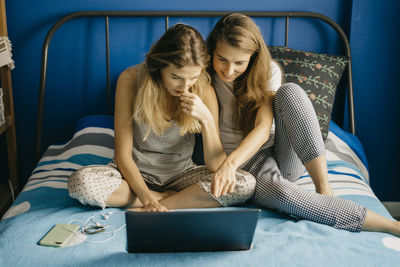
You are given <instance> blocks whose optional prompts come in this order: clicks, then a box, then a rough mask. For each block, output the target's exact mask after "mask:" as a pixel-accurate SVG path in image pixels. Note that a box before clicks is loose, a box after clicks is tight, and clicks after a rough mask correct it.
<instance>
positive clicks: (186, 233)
mask: <svg viewBox="0 0 400 267" xmlns="http://www.w3.org/2000/svg"><path fill="white" fill-rule="evenodd" d="M260 212H261V210H260V209H255V208H214V209H196V210H193V209H191V210H176V211H168V212H133V211H127V212H126V213H125V218H126V226H127V239H128V252H133V253H138V252H140V253H156V252H195V251H226V250H249V249H251V247H252V242H253V236H254V231H255V229H256V226H257V221H258V217H259V214H260Z"/></svg>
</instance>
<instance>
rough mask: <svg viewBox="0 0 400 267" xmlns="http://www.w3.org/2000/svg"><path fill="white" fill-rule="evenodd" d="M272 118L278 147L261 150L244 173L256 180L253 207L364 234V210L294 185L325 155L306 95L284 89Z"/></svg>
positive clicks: (291, 86) (299, 90)
mask: <svg viewBox="0 0 400 267" xmlns="http://www.w3.org/2000/svg"><path fill="white" fill-rule="evenodd" d="M274 114H275V127H276V128H275V139H274V143H275V145H274V147H270V148H267V149H264V150H261V151H259V152H258V153H257V154H256V155H255V156H254V157H253V158H252V159H251V160H250V161H249V162H248V163H247V164H246V166H245V167H244V168H242V169H243V170H246V171H248V172H250V173H251V174H253V175H254V177H256V179H257V184H256V192H255V195H254V203H255V204H257V205H260V206H262V207H266V208H270V209H275V210H278V211H280V212H283V213H287V214H290V215H294V216H296V217H299V218H302V219H307V220H310V221H314V222H317V223H321V224H327V225H330V226H332V227H335V228H338V229H345V230H349V231H353V232H359V231H361V229H362V226H363V224H364V220H365V216H366V212H367V209H366V208H364V207H362V206H360V205H358V204H356V203H354V202H351V201H349V200H345V199H342V198H339V197H332V196H326V195H320V194H317V193H315V192H309V191H307V190H305V189H303V188H301V187H299V186H297V185H296V184H294V183H293V181H294V180H295V179H296V178H298V177H299V176H300V175H301V174H302V173H303V172H304V169H305V168H304V165H303V164H305V163H307V162H309V161H310V160H312V159H314V158H316V157H318V156H319V155H322V154H324V153H325V146H324V142H323V140H322V135H321V132H320V129H319V124H318V120H317V117H316V115H315V111H314V108H313V106H312V104H311V101H310V100H309V99H308V97H307V95H306V94H305V92H304V90H303V89H302V88H300V87H299V86H298V85H296V84H293V83H287V84H284V85H282V86H281V87H280V88H279V90H278V91H277V94H276V97H275V101H274ZM278 166H279V167H278Z"/></svg>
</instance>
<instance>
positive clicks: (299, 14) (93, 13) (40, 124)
mask: <svg viewBox="0 0 400 267" xmlns="http://www.w3.org/2000/svg"><path fill="white" fill-rule="evenodd" d="M229 13H231V12H228V11H82V12H74V13H71V14H69V15H67V16H65V17H63V18H61V19H60V20H59V21H57V23H55V24H54V25H53V26H52V27H51V29H50V30H49V32H48V33H47V35H46V38H45V40H44V43H43V47H42V63H41V69H40V85H39V102H38V116H37V128H36V158H37V160H39V159H40V156H41V146H42V128H43V113H44V99H45V93H46V75H47V60H48V50H49V45H50V41H51V39H52V37H53V35H54V33H55V32H56V31H57V30H58V29H59V28H60V27H61V26H62V25H63V24H64V23H66V22H68V21H70V20H73V19H76V18H82V17H104V18H105V34H106V36H105V41H106V61H107V64H106V65H107V66H106V68H107V95H108V111H109V113H110V114H111V107H112V103H111V86H110V50H109V18H110V17H164V18H165V28H166V29H168V26H169V18H170V17H209V18H211V17H222V16H224V15H226V14H229ZM240 13H242V14H245V15H247V16H250V17H269V18H285V19H286V24H285V26H286V27H285V46H286V47H287V45H288V39H289V36H288V32H289V19H290V18H314V19H317V20H320V21H323V22H325V23H327V24H328V25H330V26H331V27H332V28H333V29H335V31H336V32H337V33H338V35H339V36H340V38H341V40H342V43H343V45H344V48H345V54H346V56H347V58H348V61H349V63H348V67H347V98H348V99H347V100H348V119H349V130H350V132H351V133H353V134H355V120H354V103H353V81H352V70H351V52H350V45H349V41H348V39H347V36H346V34H345V33H344V31H343V29H342V28H341V27H340V26H339V25H338V24H337V23H336V22H335V21H333V20H332V19H330V18H329V17H327V16H325V15H322V14H320V13H315V12H263V11H260V12H258V11H257V12H253V11H243V12H240Z"/></svg>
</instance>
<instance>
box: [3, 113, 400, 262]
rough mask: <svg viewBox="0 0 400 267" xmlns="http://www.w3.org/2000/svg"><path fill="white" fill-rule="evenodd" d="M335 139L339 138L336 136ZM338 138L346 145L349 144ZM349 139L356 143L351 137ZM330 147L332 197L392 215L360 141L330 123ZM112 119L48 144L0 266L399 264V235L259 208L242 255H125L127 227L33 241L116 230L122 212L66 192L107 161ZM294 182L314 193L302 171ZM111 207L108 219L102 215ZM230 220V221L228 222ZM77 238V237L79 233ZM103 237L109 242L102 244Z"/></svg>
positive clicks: (14, 216) (12, 218) (11, 214)
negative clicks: (74, 176)
mask: <svg viewBox="0 0 400 267" xmlns="http://www.w3.org/2000/svg"><path fill="white" fill-rule="evenodd" d="M339 137H340V138H339ZM343 140H346V141H347V142H348V143H351V144H350V145H351V147H352V148H353V149H350V146H349V145H347V144H346V143H345V142H343ZM349 140H353V142H350V141H349ZM326 146H327V158H328V168H329V179H330V181H331V184H332V187H333V189H334V191H335V194H336V195H338V196H340V197H343V198H346V199H349V200H352V201H355V202H357V203H360V204H361V205H364V206H366V207H368V208H369V209H371V210H373V211H375V212H377V213H379V214H382V215H384V216H386V217H388V218H391V217H390V215H389V213H388V212H387V210H386V209H385V208H384V206H383V205H382V204H381V203H380V201H379V200H378V199H377V198H376V197H375V195H374V193H373V192H372V190H371V189H370V187H369V185H368V180H369V177H368V170H367V167H366V164H365V163H366V162H365V155H364V154H363V150H362V147H361V145H360V144H359V142H358V140H357V139H356V138H355V137H354V136H352V135H350V134H348V133H345V132H343V131H342V130H341V129H340V128H339V127H336V125H334V126H333V127H331V132H330V133H329V137H328V140H327V142H326ZM112 148H113V130H112V118H110V117H97V116H96V117H88V118H84V119H83V120H81V121H80V123H79V124H78V126H77V131H76V133H75V135H74V137H73V138H72V139H71V141H70V142H68V143H66V144H62V145H53V146H50V147H49V149H48V150H47V151H46V153H45V154H44V156H43V157H42V159H41V161H40V162H39V164H38V165H37V167H36V168H35V170H34V171H33V173H32V176H31V177H30V179H29V181H28V183H27V185H26V186H25V187H24V189H23V191H22V192H21V193H20V195H19V196H18V198H17V200H16V201H15V203H14V204H13V206H12V207H11V209H10V210H9V211H8V212H7V213H6V214H5V216H4V217H3V219H2V221H1V222H0V266H114V265H124V266H398V264H400V239H399V238H395V237H393V236H391V235H388V234H382V233H371V232H362V233H351V232H348V231H344V230H336V229H333V228H331V227H329V226H326V225H321V224H317V223H313V222H310V221H305V220H301V221H296V220H295V219H294V218H292V217H290V216H287V215H283V214H279V213H277V212H275V211H271V210H263V211H262V213H261V217H260V220H259V222H258V225H257V229H256V233H255V236H254V248H253V249H252V250H250V251H240V252H209V253H203V252H202V253H165V254H131V253H127V240H126V228H125V227H122V228H121V229H120V230H119V231H117V232H115V233H114V236H113V235H112V234H97V235H93V236H89V237H87V239H86V241H84V242H82V243H79V244H77V245H74V246H70V247H65V248H51V247H43V246H40V245H38V244H37V243H38V241H39V240H40V239H41V238H42V237H43V235H44V234H46V233H47V232H48V230H49V229H50V228H51V227H52V226H53V225H54V224H56V223H70V222H72V223H76V224H79V222H77V221H74V222H73V220H80V221H86V220H87V219H88V218H89V217H90V216H94V219H95V220H96V221H98V222H99V223H102V224H106V225H110V226H112V227H114V229H119V228H120V227H121V226H123V225H124V224H125V217H124V213H123V211H122V210H120V209H107V210H100V209H96V208H93V207H88V206H83V205H81V204H80V203H79V202H78V201H76V200H74V199H71V198H70V197H69V195H68V191H67V179H68V176H69V175H70V173H71V172H72V171H74V170H76V169H78V168H80V167H82V166H84V165H88V164H105V163H107V162H108V161H109V160H110V158H111V157H112V156H113V149H112ZM296 183H298V184H299V186H303V187H305V188H306V189H308V190H314V188H313V185H312V182H311V179H310V178H309V177H308V175H307V174H306V173H305V174H304V175H303V176H302V177H300V178H299V179H298V180H297V181H296ZM109 211H114V213H113V214H111V215H110V217H109V219H107V220H104V219H103V217H102V216H101V215H102V214H105V213H106V212H109ZM228 223H229V222H228ZM78 237H79V236H77V238H78ZM106 239H110V240H109V241H106V242H102V241H104V240H106Z"/></svg>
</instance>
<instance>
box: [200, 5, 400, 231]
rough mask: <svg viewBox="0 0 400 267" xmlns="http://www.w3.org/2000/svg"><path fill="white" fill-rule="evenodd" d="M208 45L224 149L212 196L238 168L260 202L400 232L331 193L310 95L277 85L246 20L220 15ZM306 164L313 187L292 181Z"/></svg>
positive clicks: (224, 191)
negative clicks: (251, 180)
mask: <svg viewBox="0 0 400 267" xmlns="http://www.w3.org/2000/svg"><path fill="white" fill-rule="evenodd" d="M207 46H208V51H209V54H210V56H211V60H210V65H209V68H208V71H209V73H210V75H211V76H212V84H213V86H214V88H215V91H216V94H217V97H218V102H219V109H220V110H219V113H220V117H219V124H220V126H219V129H220V132H221V141H222V144H223V147H224V150H225V152H226V153H227V154H228V156H227V158H226V159H225V160H224V161H223V163H222V165H221V166H220V167H219V168H218V169H217V171H216V174H215V178H214V179H213V183H212V193H213V194H215V195H216V196H225V195H229V194H230V193H231V192H233V189H234V187H235V183H236V178H235V175H234V174H235V172H236V171H237V170H238V169H243V170H245V171H248V172H250V173H251V174H253V175H254V177H256V180H257V183H256V191H255V196H254V203H255V204H257V205H260V206H262V207H265V208H271V209H275V210H278V211H281V212H284V213H287V214H290V215H293V216H296V217H299V218H302V219H308V220H311V221H315V222H318V223H322V224H327V225H330V226H333V227H335V228H339V229H346V230H349V231H361V230H367V231H381V232H387V233H391V234H394V235H397V236H399V235H400V222H396V221H391V220H389V219H387V218H385V217H383V216H381V215H378V214H376V213H374V212H372V211H370V210H368V209H366V208H365V207H362V206H360V205H358V204H356V203H354V202H351V201H348V200H345V199H342V198H339V197H334V196H333V191H332V189H331V187H330V184H329V181H328V171H327V163H326V159H325V146H324V142H323V139H322V135H321V132H320V128H319V124H318V120H317V117H316V114H315V111H314V109H313V106H312V104H311V101H310V100H309V99H308V97H307V95H306V93H305V92H304V90H303V89H302V88H300V87H299V86H298V85H296V84H294V83H286V84H282V77H283V75H282V71H281V68H280V67H279V65H278V64H277V63H276V62H275V61H273V60H272V58H271V55H270V53H269V51H268V48H267V46H266V44H265V42H264V40H263V38H262V35H261V33H260V30H259V28H258V27H257V25H256V24H255V23H254V21H253V20H252V19H251V18H249V17H248V16H245V15H243V14H239V13H233V14H229V15H227V16H225V17H223V18H221V19H220V20H219V21H218V22H217V24H216V25H215V27H214V29H213V30H212V31H211V33H210V34H209V36H208V38H207ZM304 169H306V170H307V171H308V173H309V174H310V176H311V179H312V181H313V183H314V185H315V190H316V192H308V191H306V190H304V189H302V188H300V187H299V186H297V185H295V184H294V183H293V181H294V180H296V179H297V178H298V177H299V176H300V175H301V174H302V173H303V172H304Z"/></svg>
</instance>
